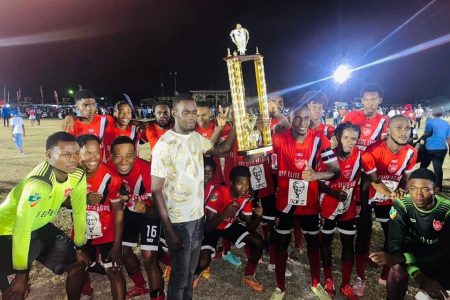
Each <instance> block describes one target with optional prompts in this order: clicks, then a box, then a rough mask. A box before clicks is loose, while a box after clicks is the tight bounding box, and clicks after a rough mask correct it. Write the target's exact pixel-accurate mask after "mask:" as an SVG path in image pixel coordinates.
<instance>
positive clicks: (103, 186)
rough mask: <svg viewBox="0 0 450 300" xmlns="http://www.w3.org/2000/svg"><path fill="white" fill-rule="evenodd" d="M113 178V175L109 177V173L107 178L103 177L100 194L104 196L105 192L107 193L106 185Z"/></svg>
mask: <svg viewBox="0 0 450 300" xmlns="http://www.w3.org/2000/svg"><path fill="white" fill-rule="evenodd" d="M110 178H111V175H109V174H108V173H106V174H105V176H104V177H103V180H102V183H101V184H100V186H99V188H98V191H97V192H98V193H100V194H103V192H104V191H105V187H106V183H107V182H108V180H109V179H110Z"/></svg>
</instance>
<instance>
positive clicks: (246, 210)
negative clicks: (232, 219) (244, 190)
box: [242, 199, 253, 216]
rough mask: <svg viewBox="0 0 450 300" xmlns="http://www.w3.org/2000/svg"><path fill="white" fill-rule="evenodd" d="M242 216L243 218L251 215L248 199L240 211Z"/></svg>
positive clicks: (251, 206)
mask: <svg viewBox="0 0 450 300" xmlns="http://www.w3.org/2000/svg"><path fill="white" fill-rule="evenodd" d="M242 214H243V215H244V216H251V215H252V214H253V205H252V200H251V199H248V200H247V203H245V206H244V208H243V209H242Z"/></svg>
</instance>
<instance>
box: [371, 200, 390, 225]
mask: <svg viewBox="0 0 450 300" xmlns="http://www.w3.org/2000/svg"><path fill="white" fill-rule="evenodd" d="M373 210H374V211H375V220H376V221H378V222H380V223H387V222H389V211H390V210H391V205H376V204H374V205H373Z"/></svg>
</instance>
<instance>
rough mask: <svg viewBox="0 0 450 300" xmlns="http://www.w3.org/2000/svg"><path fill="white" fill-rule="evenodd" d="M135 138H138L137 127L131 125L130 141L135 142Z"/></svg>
mask: <svg viewBox="0 0 450 300" xmlns="http://www.w3.org/2000/svg"><path fill="white" fill-rule="evenodd" d="M135 136H136V125H131V134H130V139H132V140H134V137H135Z"/></svg>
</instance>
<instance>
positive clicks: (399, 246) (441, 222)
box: [389, 196, 450, 275]
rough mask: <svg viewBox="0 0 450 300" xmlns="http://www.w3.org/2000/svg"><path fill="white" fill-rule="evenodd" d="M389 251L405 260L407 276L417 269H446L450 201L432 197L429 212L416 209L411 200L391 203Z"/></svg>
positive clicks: (449, 230) (449, 239) (447, 261)
mask: <svg viewBox="0 0 450 300" xmlns="http://www.w3.org/2000/svg"><path fill="white" fill-rule="evenodd" d="M389 251H390V252H391V253H402V254H403V255H404V256H405V259H406V267H407V270H408V273H409V274H411V275H412V274H413V273H414V272H416V271H418V270H420V269H421V268H425V269H433V270H440V269H442V268H444V269H445V268H449V266H450V256H449V253H450V200H449V199H446V198H443V197H440V196H436V197H435V206H434V207H433V208H432V209H431V210H429V211H424V210H420V209H418V208H417V207H416V206H415V204H414V202H413V200H412V199H411V198H404V199H401V200H395V201H394V203H393V206H392V208H391V211H390V220H389ZM444 266H445V267H444Z"/></svg>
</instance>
